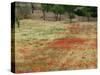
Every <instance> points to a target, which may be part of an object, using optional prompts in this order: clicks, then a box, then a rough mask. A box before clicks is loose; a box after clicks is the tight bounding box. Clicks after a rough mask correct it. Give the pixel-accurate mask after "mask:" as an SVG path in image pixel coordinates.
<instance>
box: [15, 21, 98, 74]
mask: <svg viewBox="0 0 100 75" xmlns="http://www.w3.org/2000/svg"><path fill="white" fill-rule="evenodd" d="M15 30H16V31H15V54H16V72H17V73H22V72H38V71H39V72H41V71H56V70H76V69H92V68H96V67H97V47H96V46H97V45H96V38H97V37H96V23H95V22H83V23H82V22H80V23H72V24H65V23H64V22H51V21H40V20H21V27H20V28H19V29H18V28H17V27H16V29H15Z"/></svg>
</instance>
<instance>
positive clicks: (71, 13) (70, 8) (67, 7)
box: [64, 5, 77, 23]
mask: <svg viewBox="0 0 100 75" xmlns="http://www.w3.org/2000/svg"><path fill="white" fill-rule="evenodd" d="M64 7H65V10H66V12H67V13H68V15H69V20H70V23H72V19H73V18H74V17H75V16H74V10H75V8H76V7H77V6H72V5H65V6H64Z"/></svg>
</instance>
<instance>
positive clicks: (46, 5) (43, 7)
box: [41, 4, 50, 20]
mask: <svg viewBox="0 0 100 75" xmlns="http://www.w3.org/2000/svg"><path fill="white" fill-rule="evenodd" d="M41 7H42V12H43V20H45V17H46V15H45V14H46V12H48V11H49V10H50V5H49V4H41Z"/></svg>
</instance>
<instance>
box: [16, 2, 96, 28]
mask: <svg viewBox="0 0 100 75" xmlns="http://www.w3.org/2000/svg"><path fill="white" fill-rule="evenodd" d="M35 5H36V4H35V3H16V4H15V20H16V23H17V24H18V27H20V19H27V18H31V17H32V16H31V15H32V14H33V13H34V11H35V8H36V7H35ZM40 10H41V11H42V13H43V20H46V13H48V12H52V13H54V15H55V16H54V17H55V21H60V20H61V15H64V14H65V13H67V14H68V16H66V18H69V22H70V23H72V19H73V18H75V15H77V16H83V17H87V21H90V18H91V17H92V18H96V17H97V7H90V6H75V5H60V4H40Z"/></svg>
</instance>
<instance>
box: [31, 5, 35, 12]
mask: <svg viewBox="0 0 100 75" xmlns="http://www.w3.org/2000/svg"><path fill="white" fill-rule="evenodd" d="M31 6H32V13H34V5H33V4H31Z"/></svg>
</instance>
